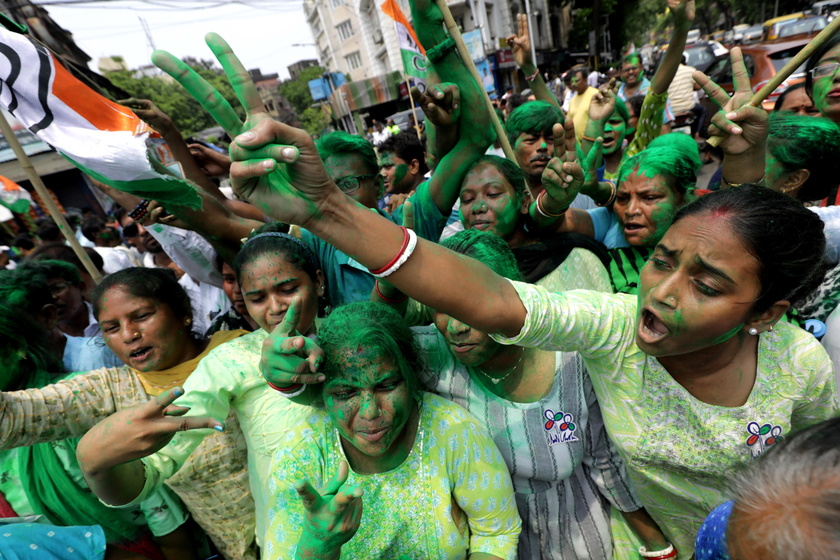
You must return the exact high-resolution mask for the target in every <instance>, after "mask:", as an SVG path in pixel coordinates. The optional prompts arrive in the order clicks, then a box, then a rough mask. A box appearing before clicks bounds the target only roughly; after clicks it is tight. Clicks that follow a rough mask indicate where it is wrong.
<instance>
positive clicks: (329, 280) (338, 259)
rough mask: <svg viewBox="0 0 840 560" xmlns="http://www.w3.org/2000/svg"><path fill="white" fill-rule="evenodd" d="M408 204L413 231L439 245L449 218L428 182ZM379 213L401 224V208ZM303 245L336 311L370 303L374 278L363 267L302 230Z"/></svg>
mask: <svg viewBox="0 0 840 560" xmlns="http://www.w3.org/2000/svg"><path fill="white" fill-rule="evenodd" d="M409 200H410V201H411V202H412V204H413V206H414V231H416V232H417V235H418V236H419V237H422V238H423V239H427V240H429V241H433V242H435V243H436V242H437V240H438V239H439V238H440V234H441V232H442V231H443V228H444V226H445V225H446V218H448V216H444V215H443V214H441V212H440V210H439V209H438V207H437V205H436V204H435V202H434V200H432V197H431V194H430V193H429V183H428V181H426V182H424V183H421V184H420V186H418V187H417V191H416V192H415V193H414V194H413V195H412V196H411V198H409ZM372 211H373V210H372ZM378 212H379V214H380V215H382V216H383V217H385V218H388V219H389V220H391V221H392V222H394V223H396V224H402V220H403V207H402V206H400V207H399V208H397V209H396V210H395V211H394V213H393V214H388V213H387V212H384V211H382V210H378ZM301 241H303V243H304V244H305V245H306V246H307V247H308V248H309V250H310V251H312V252H313V253H314V254H315V256H316V257H317V259H318V262H319V263H321V270H322V271H323V273H324V279H325V281H326V285H327V295H328V297H329V300H330V304H331V305H332V307H333V308H336V307H338V306H340V305H343V304H345V303H352V302H354V301H367V300H368V299H370V292H371V290H373V281H374V280H375V278H374V277H373V276H371V274H370V272H369V271H368V269H367V268H366V267H365V266H364V265H362V264H360V263H358V262H356V260H355V259H353V258H352V257H350V256H349V255H346V254H344V253H342V252H341V251H339V250H338V249H336V248H335V247H333V246H332V245H330V244H329V243H327V242H326V241H323V240H322V239H320V238H318V237H316V236H314V235H312V234H311V233H309V232H308V231H306V230H301Z"/></svg>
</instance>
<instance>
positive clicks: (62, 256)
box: [26, 241, 105, 273]
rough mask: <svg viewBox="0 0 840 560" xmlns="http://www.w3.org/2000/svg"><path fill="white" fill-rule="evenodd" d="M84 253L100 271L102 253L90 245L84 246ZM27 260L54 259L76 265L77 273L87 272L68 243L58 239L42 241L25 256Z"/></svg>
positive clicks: (102, 263)
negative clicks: (41, 243) (49, 241)
mask: <svg viewBox="0 0 840 560" xmlns="http://www.w3.org/2000/svg"><path fill="white" fill-rule="evenodd" d="M84 249H85V253H87V256H88V257H89V258H90V260H91V262H93V266H95V267H96V269H97V270H98V271H99V272H100V273H101V272H102V267H103V266H105V261H104V260H102V255H100V254H99V253H97V252H96V250H95V249H93V248H92V247H85V248H84ZM26 260H27V261H45V260H56V261H64V262H67V263H70V264H72V265H73V266H75V267H76V270H78V271H79V273H82V272H85V273H86V272H87V270H86V269H85V266H84V265H83V264H82V261H80V260H79V257H77V256H76V253H75V251H73V249H72V248H71V247H69V246H68V245H65V244H64V243H61V242H60V241H56V242H52V243H44V244H43V245H41V246H40V247H38V248H37V249H35V250H34V251H32V253H30V254H29V255H28V256H27V257H26Z"/></svg>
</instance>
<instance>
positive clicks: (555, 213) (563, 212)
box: [537, 191, 568, 218]
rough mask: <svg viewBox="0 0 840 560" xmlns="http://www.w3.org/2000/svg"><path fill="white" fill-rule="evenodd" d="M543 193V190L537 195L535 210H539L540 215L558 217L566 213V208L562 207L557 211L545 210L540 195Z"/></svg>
mask: <svg viewBox="0 0 840 560" xmlns="http://www.w3.org/2000/svg"><path fill="white" fill-rule="evenodd" d="M543 195H545V191H542V192H541V193H540V194H538V195H537V212H539V213H540V215H541V216H542V217H544V218H559V217H560V216H562V215H563V214H565V213H566V210H568V208H563V209H562V210H560V211H559V212H547V211H545V210H543V207H542V197H543Z"/></svg>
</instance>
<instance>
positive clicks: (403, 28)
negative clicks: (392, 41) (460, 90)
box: [382, 0, 429, 78]
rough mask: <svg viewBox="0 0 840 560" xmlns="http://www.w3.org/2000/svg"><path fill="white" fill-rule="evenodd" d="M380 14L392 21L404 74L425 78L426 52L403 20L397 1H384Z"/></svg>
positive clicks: (406, 21) (412, 30) (405, 20)
mask: <svg viewBox="0 0 840 560" xmlns="http://www.w3.org/2000/svg"><path fill="white" fill-rule="evenodd" d="M382 12H383V13H385V15H387V16H389V17H390V18H391V19H393V20H394V30H395V31H396V32H397V41H399V44H400V53H401V54H402V60H403V69H404V70H405V73H406V74H408V75H409V76H414V77H416V78H425V77H426V67H427V66H428V65H429V63H428V61H427V60H426V50H425V49H424V48H423V45H421V44H420V41H418V40H417V35H415V34H414V29H413V28H412V27H411V24H410V23H408V20H407V19H406V18H405V14H403V12H402V10H401V9H400V5H399V4H397V0H385V2H384V3H383V4H382Z"/></svg>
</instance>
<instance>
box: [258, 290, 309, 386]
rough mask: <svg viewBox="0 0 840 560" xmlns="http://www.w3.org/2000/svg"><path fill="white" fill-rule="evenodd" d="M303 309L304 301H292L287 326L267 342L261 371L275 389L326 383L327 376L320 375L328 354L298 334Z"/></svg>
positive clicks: (279, 327) (270, 336) (288, 311)
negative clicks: (302, 303)
mask: <svg viewBox="0 0 840 560" xmlns="http://www.w3.org/2000/svg"><path fill="white" fill-rule="evenodd" d="M300 305H301V301H300V297H296V298H295V299H294V300H292V304H291V305H290V306H289V308H288V309H287V310H286V315H285V316H284V317H283V322H282V323H280V324H279V325H277V326H276V327H275V328H274V330H273V331H272V332H271V334H270V335H268V338H266V339H265V342H263V346H262V358H261V360H260V371H262V374H263V377H265V379H266V381H268V382H269V383H271V384H272V385H274V386H275V387H281V388H283V387H287V386H289V385H294V384H297V383H321V382H322V381H324V376H323V375H322V374H320V373H318V367H319V366H320V365H321V361H322V360H323V356H324V353H323V352H322V351H321V349H320V348H319V347H318V345H317V344H315V343H314V342H313V341H312V340H310V339H309V338H307V337H305V336H303V335H301V334H300V333H299V332H298V330H297V329H298V322H299V319H300V312H299V311H300Z"/></svg>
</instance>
